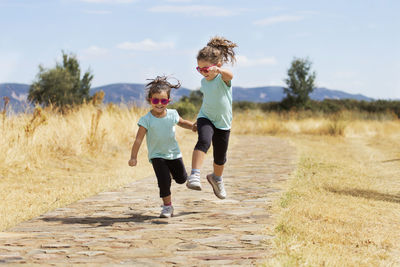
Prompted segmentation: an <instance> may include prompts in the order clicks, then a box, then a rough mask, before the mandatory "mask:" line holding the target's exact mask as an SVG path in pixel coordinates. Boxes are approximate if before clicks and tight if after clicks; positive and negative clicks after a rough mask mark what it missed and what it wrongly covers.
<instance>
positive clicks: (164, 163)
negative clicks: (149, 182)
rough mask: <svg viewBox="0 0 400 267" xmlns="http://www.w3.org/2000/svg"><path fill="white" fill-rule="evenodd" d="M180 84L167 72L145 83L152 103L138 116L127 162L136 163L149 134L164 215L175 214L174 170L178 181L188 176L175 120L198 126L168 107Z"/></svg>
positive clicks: (152, 161)
mask: <svg viewBox="0 0 400 267" xmlns="http://www.w3.org/2000/svg"><path fill="white" fill-rule="evenodd" d="M179 87H180V83H179V81H178V83H177V84H176V85H172V84H171V83H169V82H168V77H166V76H162V77H160V76H157V77H156V78H155V79H154V80H151V82H150V83H148V84H147V85H146V89H147V90H148V93H147V101H148V102H149V103H150V104H151V110H150V111H149V112H148V113H147V114H146V115H144V116H143V117H141V118H140V119H139V122H138V126H139V129H138V131H137V134H136V139H135V142H134V143H133V146H132V152H131V158H130V160H129V162H128V164H129V166H136V164H137V154H138V151H139V148H140V145H141V144H142V141H143V138H144V136H145V135H146V142H147V149H148V158H149V161H150V163H151V164H152V165H153V169H154V172H155V174H156V177H157V182H158V187H159V189H160V197H161V198H162V201H163V205H162V210H161V214H160V217H161V218H169V217H171V216H173V214H174V208H173V206H172V199H171V174H172V178H173V179H174V180H175V182H177V183H178V184H183V183H185V182H186V178H187V173H186V170H185V166H184V164H183V161H182V154H181V151H180V149H179V146H178V143H177V141H176V139H175V124H178V125H179V126H180V127H183V128H186V129H192V130H193V131H195V129H196V128H195V127H194V124H193V123H192V122H190V121H187V120H184V119H182V118H181V117H180V116H179V114H178V112H177V111H176V110H174V109H167V105H168V103H169V102H170V92H171V88H179Z"/></svg>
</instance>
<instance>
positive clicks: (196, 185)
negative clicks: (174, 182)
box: [186, 173, 201, 190]
mask: <svg viewBox="0 0 400 267" xmlns="http://www.w3.org/2000/svg"><path fill="white" fill-rule="evenodd" d="M186 187H187V188H189V189H192V190H201V184H200V174H197V173H193V174H191V175H190V176H189V177H188V179H187V182H186Z"/></svg>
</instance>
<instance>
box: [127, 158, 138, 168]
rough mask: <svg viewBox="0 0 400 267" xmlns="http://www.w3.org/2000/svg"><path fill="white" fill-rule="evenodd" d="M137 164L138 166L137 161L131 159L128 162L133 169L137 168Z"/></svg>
mask: <svg viewBox="0 0 400 267" xmlns="http://www.w3.org/2000/svg"><path fill="white" fill-rule="evenodd" d="M136 164H137V159H130V160H129V161H128V165H129V166H131V167H133V166H136Z"/></svg>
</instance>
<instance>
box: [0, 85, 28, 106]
mask: <svg viewBox="0 0 400 267" xmlns="http://www.w3.org/2000/svg"><path fill="white" fill-rule="evenodd" d="M28 92H29V85H28V84H22V83H0V101H1V105H0V107H1V110H3V107H4V102H3V97H5V96H6V97H8V98H9V99H10V102H9V105H10V106H11V107H12V109H13V110H14V111H16V112H20V111H23V110H25V109H27V108H29V106H30V105H29V103H28V102H27V97H28Z"/></svg>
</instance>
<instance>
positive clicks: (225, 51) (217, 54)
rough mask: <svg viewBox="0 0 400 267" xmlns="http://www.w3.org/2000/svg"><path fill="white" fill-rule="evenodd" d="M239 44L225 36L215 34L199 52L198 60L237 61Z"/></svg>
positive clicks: (212, 61)
mask: <svg viewBox="0 0 400 267" xmlns="http://www.w3.org/2000/svg"><path fill="white" fill-rule="evenodd" d="M235 47H237V45H236V44H235V43H233V42H231V41H229V40H228V39H225V38H224V37H220V36H215V37H213V38H211V40H210V41H209V42H208V43H207V46H205V47H204V48H202V49H201V50H200V51H199V53H198V54H197V60H204V61H209V62H211V63H213V64H217V63H218V62H221V63H222V64H224V63H228V62H231V63H232V64H234V63H235V61H236V58H235V51H234V50H233V49H234V48H235Z"/></svg>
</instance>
